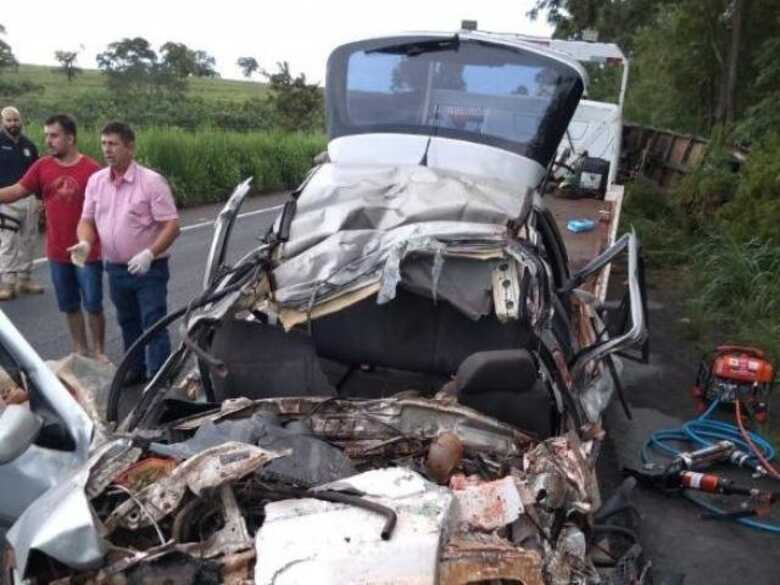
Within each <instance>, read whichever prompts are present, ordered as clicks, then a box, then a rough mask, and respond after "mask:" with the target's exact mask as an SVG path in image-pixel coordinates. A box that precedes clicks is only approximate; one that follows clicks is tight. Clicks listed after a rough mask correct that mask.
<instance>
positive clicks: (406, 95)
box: [327, 37, 583, 165]
mask: <svg viewBox="0 0 780 585" xmlns="http://www.w3.org/2000/svg"><path fill="white" fill-rule="evenodd" d="M417 42H418V43H419V45H417V47H418V48H417V49H416V50H415V44H414V43H415V39H414V38H412V39H410V38H409V37H405V38H404V37H399V38H394V39H380V40H374V41H367V42H362V43H353V44H351V45H346V46H344V47H341V48H340V49H338V50H337V51H336V52H334V54H333V55H332V56H331V59H330V61H329V63H328V87H327V96H328V122H329V131H330V134H331V137H332V138H335V137H337V136H344V135H348V134H357V133H366V132H401V133H415V134H436V135H439V136H447V137H451V138H459V139H464V140H470V141H474V142H481V143H486V144H491V145H495V146H499V147H502V148H506V149H508V150H512V151H513V152H517V153H519V154H523V155H525V156H529V157H530V158H533V159H535V160H537V161H539V162H541V163H542V164H544V165H546V164H547V162H548V161H549V158H550V157H551V156H553V154H554V152H555V147H556V146H557V144H558V142H559V141H560V139H561V137H562V135H563V132H564V130H565V129H566V126H567V125H568V122H569V119H570V117H571V115H572V114H573V112H574V108H575V107H576V105H577V101H578V100H579V97H580V95H581V94H582V89H583V85H582V80H581V78H580V75H579V74H578V72H577V71H576V70H575V69H573V68H571V67H569V66H568V65H566V64H564V63H561V62H559V61H557V60H555V59H552V58H549V57H545V56H543V55H538V54H535V53H533V52H530V51H524V50H521V49H516V48H512V47H506V46H502V45H493V44H487V43H482V42H474V41H462V42H457V43H451V44H449V45H443V46H441V47H439V46H437V47H436V49H435V50H431V49H430V45H427V44H426V43H430V37H428V38H425V37H420V38H419V39H417ZM399 46H400V47H402V49H400V50H399V49H398V47H399ZM406 47H408V49H407V48H406Z"/></svg>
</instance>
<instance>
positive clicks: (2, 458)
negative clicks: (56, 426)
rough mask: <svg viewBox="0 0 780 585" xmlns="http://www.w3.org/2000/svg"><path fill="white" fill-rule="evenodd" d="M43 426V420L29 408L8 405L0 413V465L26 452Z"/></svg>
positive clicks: (19, 405)
mask: <svg viewBox="0 0 780 585" xmlns="http://www.w3.org/2000/svg"><path fill="white" fill-rule="evenodd" d="M42 426H43V419H42V418H41V417H39V416H38V415H37V414H35V413H33V412H32V411H31V410H30V409H29V407H27V406H26V405H21V404H9V405H8V406H6V407H5V410H3V411H2V412H0V465H4V464H6V463H10V462H11V461H13V460H14V459H16V458H17V457H19V455H21V454H22V453H24V452H25V451H27V449H28V448H29V447H30V445H32V443H33V441H35V438H36V437H37V436H38V432H39V431H40V430H41V427H42Z"/></svg>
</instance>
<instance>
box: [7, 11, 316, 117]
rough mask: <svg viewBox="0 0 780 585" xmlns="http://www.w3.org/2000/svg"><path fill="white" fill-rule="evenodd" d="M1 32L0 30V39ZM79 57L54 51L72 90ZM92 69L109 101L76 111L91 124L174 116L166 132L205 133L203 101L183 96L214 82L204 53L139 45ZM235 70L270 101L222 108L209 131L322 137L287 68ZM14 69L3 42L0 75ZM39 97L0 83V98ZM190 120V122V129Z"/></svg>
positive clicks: (242, 62)
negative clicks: (254, 80)
mask: <svg viewBox="0 0 780 585" xmlns="http://www.w3.org/2000/svg"><path fill="white" fill-rule="evenodd" d="M5 32H6V31H5V28H4V27H3V26H2V25H0V35H4V34H5ZM79 53H80V51H73V50H58V51H56V52H55V54H54V58H55V60H56V61H57V62H58V63H59V66H58V67H57V68H56V69H55V71H57V72H58V73H61V74H63V75H64V76H65V78H66V79H67V80H68V81H69V82H72V81H74V80H75V79H76V78H77V77H78V76H79V75H80V74H81V73H82V72H83V70H82V69H81V67H79V65H78V58H79ZM96 61H97V66H98V69H99V70H100V71H101V72H102V74H103V76H104V79H105V84H106V88H107V89H108V90H109V96H108V97H107V98H103V97H100V96H95V95H93V96H90V99H89V101H90V102H91V103H90V104H89V105H88V104H82V103H80V102H79V103H77V104H75V106H76V107H78V108H79V109H81V110H83V111H84V113H85V114H86V117H87V118H88V119H92V118H100V117H102V116H103V115H104V113H107V112H110V111H112V110H113V111H115V112H116V115H117V116H123V117H125V118H127V119H129V120H130V121H133V122H135V123H140V124H144V123H147V122H148V123H152V124H154V123H157V122H164V120H165V117H166V115H168V114H173V113H177V115H176V116H171V117H170V121H169V124H170V125H172V126H176V125H181V126H183V127H191V126H192V125H202V123H203V122H202V116H201V115H202V114H203V112H204V111H206V110H207V108H205V107H204V104H203V103H202V102H203V100H202V99H200V98H198V97H197V96H190V95H188V91H189V80H190V79H193V78H216V77H219V73H218V72H217V69H216V65H217V64H216V59H215V58H214V57H213V56H212V55H210V54H209V53H208V52H206V51H204V50H200V49H194V48H191V47H189V46H187V45H186V44H184V43H178V42H173V41H169V42H166V43H164V44H163V45H162V46H160V47H159V50H155V48H154V47H153V46H152V45H151V43H149V41H148V40H146V39H145V38H143V37H132V38H124V39H121V40H119V41H116V42H113V43H110V44H109V45H108V46H107V47H106V49H105V50H104V51H102V52H100V53H99V54H98V55H97V57H96ZM237 65H238V67H239V68H240V70H241V72H242V74H243V75H244V77H246V78H247V79H249V78H251V77H252V76H257V75H259V76H260V77H261V78H262V79H264V80H265V83H266V86H267V88H268V93H267V97H266V98H252V99H249V100H247V101H246V102H244V103H241V104H238V105H232V104H231V105H224V106H223V109H225V110H226V111H224V112H221V115H217V116H215V119H214V120H213V121H212V123H214V124H215V125H217V126H223V127H226V128H229V129H242V128H245V129H269V128H270V129H272V128H280V129H282V130H288V131H298V130H304V131H311V130H315V131H321V130H322V129H323V127H324V112H323V96H322V91H321V89H320V88H319V87H318V86H317V85H316V84H312V83H309V82H308V81H307V80H306V76H305V74H303V73H299V74H298V75H294V74H293V72H292V70H291V67H290V64H289V63H288V62H286V61H283V62H280V63H277V64H276V70H275V71H268V70H266V69H265V68H263V67H261V65H260V62H259V61H258V60H257V58H255V57H254V56H243V57H240V58H239V59H238V61H237ZM18 66H19V63H18V61H17V59H16V56H15V55H14V53H13V50H12V48H11V47H10V45H9V44H8V43H7V42H6V41H5V40H4V39H3V38H2V36H0V72H1V71H2V70H3V69H14V68H16V69H18ZM36 89H40V88H36V86H35V84H33V83H30V82H28V81H24V82H17V83H16V84H13V83H11V82H8V81H4V80H3V79H2V78H0V93H4V94H7V95H21V94H25V93H34V92H35V90H36ZM77 101H79V100H77ZM81 101H84V100H81ZM187 117H189V118H192V120H191V121H188V120H187V119H186V118H187Z"/></svg>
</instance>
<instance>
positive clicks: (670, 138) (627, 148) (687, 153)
mask: <svg viewBox="0 0 780 585" xmlns="http://www.w3.org/2000/svg"><path fill="white" fill-rule="evenodd" d="M708 147H709V141H708V140H707V139H706V138H702V137H701V136H694V135H691V134H680V133H677V132H672V131H670V130H660V129H658V128H651V127H644V126H638V125H636V124H625V125H624V126H623V142H622V150H623V153H622V160H623V167H624V168H623V169H622V171H623V174H624V175H625V176H633V175H637V174H639V175H643V176H645V177H647V178H649V179H652V180H653V181H655V182H656V183H657V184H658V185H659V186H660V187H661V188H663V189H671V188H673V187H674V185H675V184H676V182H677V181H679V180H680V178H681V177H683V176H685V175H686V174H688V173H690V172H691V171H693V170H694V169H695V168H696V167H698V166H699V164H700V163H701V161H702V159H703V158H704V155H705V154H706V152H707V148H708ZM730 152H731V155H732V157H733V158H734V162H735V163H736V164H741V163H742V162H743V161H744V160H745V158H746V156H747V151H745V150H743V149H741V148H738V147H736V146H735V147H732V148H731V149H730Z"/></svg>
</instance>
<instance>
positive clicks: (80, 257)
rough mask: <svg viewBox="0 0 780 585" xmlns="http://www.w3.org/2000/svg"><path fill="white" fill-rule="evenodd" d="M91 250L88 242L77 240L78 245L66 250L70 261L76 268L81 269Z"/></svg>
mask: <svg viewBox="0 0 780 585" xmlns="http://www.w3.org/2000/svg"><path fill="white" fill-rule="evenodd" d="M91 249H92V246H91V245H90V243H89V242H87V241H86V240H79V243H78V244H73V245H72V246H71V247H70V248H68V252H70V261H71V262H73V263H74V264H75V265H76V266H79V267H81V268H83V267H84V263H85V262H86V261H87V257H88V256H89V251H90V250H91Z"/></svg>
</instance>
